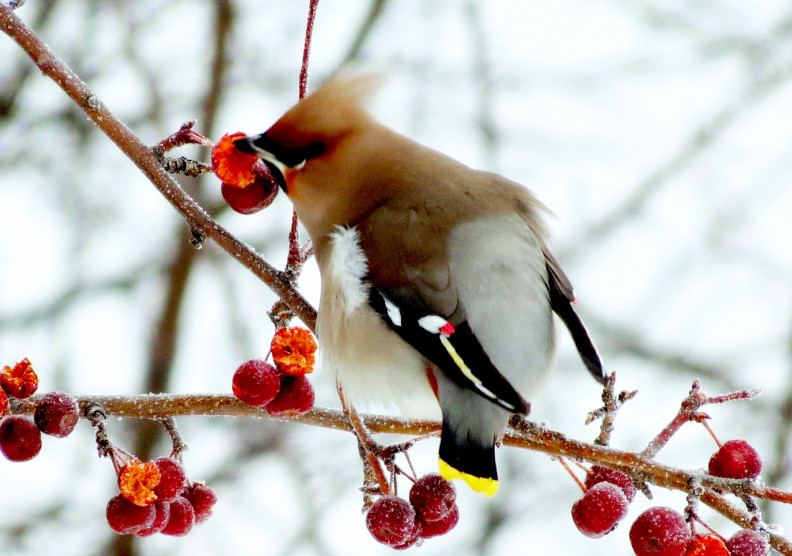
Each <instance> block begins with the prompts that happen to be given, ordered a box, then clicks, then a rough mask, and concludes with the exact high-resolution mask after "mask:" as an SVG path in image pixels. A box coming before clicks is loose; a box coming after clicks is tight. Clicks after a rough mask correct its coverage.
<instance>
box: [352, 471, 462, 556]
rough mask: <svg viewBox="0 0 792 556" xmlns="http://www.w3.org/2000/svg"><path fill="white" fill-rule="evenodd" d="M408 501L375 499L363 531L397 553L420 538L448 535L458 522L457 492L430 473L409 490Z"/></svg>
mask: <svg viewBox="0 0 792 556" xmlns="http://www.w3.org/2000/svg"><path fill="white" fill-rule="evenodd" d="M409 498H410V501H409V502H408V501H407V500H405V499H404V498H400V497H398V496H393V495H387V496H382V497H381V498H378V499H377V501H376V502H374V504H373V505H372V506H371V508H370V509H369V511H368V513H367V514H366V528H367V529H368V530H369V533H371V536H373V537H374V538H375V539H376V540H377V541H379V542H381V543H382V544H386V545H388V546H391V547H393V548H395V549H397V550H401V549H404V548H409V547H410V546H413V545H415V544H416V543H418V542H419V541H421V540H422V539H428V538H431V537H437V536H440V535H444V534H446V533H448V532H449V531H450V530H451V529H453V528H454V527H455V526H456V524H457V522H458V521H459V508H458V507H457V505H456V489H455V488H454V485H453V484H451V482H449V481H447V480H445V479H444V478H442V477H441V476H440V475H438V474H436V473H433V474H429V475H424V476H423V477H421V478H420V479H418V480H417V481H416V482H415V484H414V485H413V486H412V488H410V496H409Z"/></svg>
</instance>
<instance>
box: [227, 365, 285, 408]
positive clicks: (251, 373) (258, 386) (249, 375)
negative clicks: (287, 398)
mask: <svg viewBox="0 0 792 556" xmlns="http://www.w3.org/2000/svg"><path fill="white" fill-rule="evenodd" d="M231 389H232V390H233V392H234V395H235V396H236V397H237V398H239V399H240V400H242V401H243V402H245V403H246V404H248V405H252V406H253V407H262V406H264V405H267V404H268V403H270V402H271V401H272V400H274V399H275V396H277V395H278V392H280V389H281V375H280V373H279V372H278V370H277V369H276V368H275V367H273V366H272V365H270V364H269V363H265V362H264V361H259V360H258V359H251V360H250V361H246V362H245V363H242V364H241V365H240V366H239V368H238V369H237V370H236V372H235V373H234V378H233V380H232V381H231Z"/></svg>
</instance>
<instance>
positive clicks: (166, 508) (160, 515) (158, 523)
mask: <svg viewBox="0 0 792 556" xmlns="http://www.w3.org/2000/svg"><path fill="white" fill-rule="evenodd" d="M152 506H153V507H154V521H153V522H152V523H151V525H150V526H148V527H146V528H145V529H140V530H139V531H135V532H134V533H133V534H134V535H135V536H136V537H148V536H150V535H153V534H154V533H159V532H160V531H162V530H163V529H164V528H165V526H166V525H167V524H168V520H169V519H170V502H155V503H154V504H152Z"/></svg>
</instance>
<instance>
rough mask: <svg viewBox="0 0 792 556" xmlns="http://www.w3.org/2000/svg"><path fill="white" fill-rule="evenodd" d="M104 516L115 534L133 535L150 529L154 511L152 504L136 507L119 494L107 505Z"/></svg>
mask: <svg viewBox="0 0 792 556" xmlns="http://www.w3.org/2000/svg"><path fill="white" fill-rule="evenodd" d="M105 515H106V516H107V523H108V525H110V528H111V529H112V530H113V531H115V532H116V533H122V534H123V533H134V532H136V531H140V530H141V529H145V528H147V527H151V525H152V523H154V518H155V517H156V510H155V509H154V504H150V505H148V506H138V505H136V504H133V503H132V502H130V501H129V500H127V499H126V498H124V497H123V496H122V495H120V494H119V495H117V496H114V497H113V498H111V499H110V501H109V502H108V503H107V510H106V511H105Z"/></svg>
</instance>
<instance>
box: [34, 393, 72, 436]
mask: <svg viewBox="0 0 792 556" xmlns="http://www.w3.org/2000/svg"><path fill="white" fill-rule="evenodd" d="M33 420H34V421H35V422H36V426H37V427H38V428H39V430H40V431H41V432H43V433H44V434H49V435H50V436H56V437H58V438H63V437H65V436H69V435H70V434H71V432H72V431H73V430H74V427H75V426H76V425H77V421H79V420H80V410H79V408H78V407H77V402H76V401H75V399H74V398H72V397H71V396H70V395H69V394H67V393H66V392H50V393H48V394H45V395H44V397H43V398H42V399H41V401H40V402H39V403H38V405H37V406H36V411H35V413H34V414H33Z"/></svg>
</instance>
